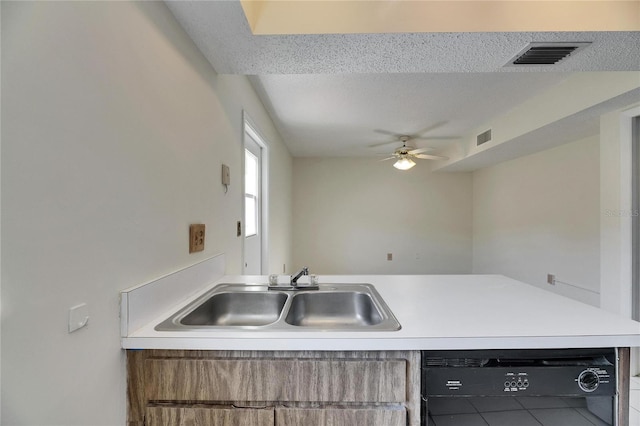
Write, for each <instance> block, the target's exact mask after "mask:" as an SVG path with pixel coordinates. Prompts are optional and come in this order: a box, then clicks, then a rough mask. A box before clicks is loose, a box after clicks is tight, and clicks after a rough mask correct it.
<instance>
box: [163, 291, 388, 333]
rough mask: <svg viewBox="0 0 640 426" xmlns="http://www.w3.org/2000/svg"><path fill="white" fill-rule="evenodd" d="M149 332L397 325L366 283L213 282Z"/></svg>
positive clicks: (361, 328) (347, 328)
mask: <svg viewBox="0 0 640 426" xmlns="http://www.w3.org/2000/svg"><path fill="white" fill-rule="evenodd" d="M155 329H156V330H158V331H190V330H191V331H193V330H204V329H213V330H243V329H245V330H253V331H294V332H295V331H315V330H323V331H395V330H399V329H400V323H399V322H398V321H397V320H396V319H395V317H394V316H393V314H392V313H391V310H390V309H389V307H388V306H387V305H386V304H385V303H384V300H383V299H382V297H381V296H380V295H379V294H378V292H377V291H376V290H375V288H374V287H373V286H372V285H371V284H320V285H319V286H318V289H315V290H311V289H275V290H274V289H273V288H271V289H269V286H268V285H266V284H219V285H217V286H216V287H214V288H213V289H212V290H211V291H209V292H208V293H207V294H205V295H203V296H202V297H200V298H198V299H197V300H195V301H193V302H191V303H190V304H188V305H187V306H185V307H184V308H182V309H181V310H179V311H178V312H176V313H175V314H173V315H172V316H171V317H169V318H167V319H166V320H164V321H163V322H161V323H160V324H158V325H157V326H156V327H155Z"/></svg>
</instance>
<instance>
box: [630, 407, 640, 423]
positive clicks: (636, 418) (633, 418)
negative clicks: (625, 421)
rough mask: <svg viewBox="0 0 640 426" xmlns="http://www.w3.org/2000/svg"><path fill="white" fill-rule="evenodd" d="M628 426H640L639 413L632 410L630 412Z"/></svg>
mask: <svg viewBox="0 0 640 426" xmlns="http://www.w3.org/2000/svg"><path fill="white" fill-rule="evenodd" d="M629 426H640V411H638V410H635V409H633V408H632V409H631V410H630V412H629Z"/></svg>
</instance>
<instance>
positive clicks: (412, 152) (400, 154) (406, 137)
mask: <svg viewBox="0 0 640 426" xmlns="http://www.w3.org/2000/svg"><path fill="white" fill-rule="evenodd" d="M446 123H447V122H446V121H440V122H438V123H435V124H433V125H431V126H429V127H427V128H426V129H422V130H421V131H419V132H417V133H414V134H406V133H405V134H399V133H394V132H390V131H388V130H379V129H377V130H374V132H376V133H382V134H383V135H390V136H393V137H394V138H395V140H393V141H390V142H382V143H377V144H374V145H369V147H370V148H377V147H380V146H384V145H389V144H398V143H402V146H401V147H399V148H397V149H396V150H395V151H393V153H392V154H391V156H390V157H387V158H384V159H382V160H380V161H385V160H393V159H396V160H397V161H396V162H395V163H394V164H393V167H395V168H396V169H400V170H409V169H410V168H412V167H413V166H415V165H416V163H415V161H413V160H414V159H416V158H418V159H420V160H447V159H448V157H442V156H440V155H430V154H423V152H426V151H429V150H431V148H416V147H415V146H410V145H407V143H408V142H410V141H414V140H416V141H418V140H423V141H426V140H430V139H457V138H455V137H449V136H445V137H438V138H426V137H424V134H425V133H428V132H430V131H432V130H433V129H435V128H437V127H440V126H443V125H444V124H446Z"/></svg>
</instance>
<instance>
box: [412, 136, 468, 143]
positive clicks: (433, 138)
mask: <svg viewBox="0 0 640 426" xmlns="http://www.w3.org/2000/svg"><path fill="white" fill-rule="evenodd" d="M455 139H460V138H459V137H458V136H433V137H431V138H423V137H415V138H411V141H425V142H429V141H452V140H455Z"/></svg>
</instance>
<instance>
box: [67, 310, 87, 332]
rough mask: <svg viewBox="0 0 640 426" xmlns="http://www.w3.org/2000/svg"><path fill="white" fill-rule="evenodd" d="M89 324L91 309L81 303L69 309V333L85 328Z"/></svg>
mask: <svg viewBox="0 0 640 426" xmlns="http://www.w3.org/2000/svg"><path fill="white" fill-rule="evenodd" d="M88 323H89V307H88V306H87V304H86V303H81V304H79V305H76V306H74V307H72V308H69V333H73V332H74V331H76V330H79V329H81V328H82V327H85V326H86V325H87V324H88Z"/></svg>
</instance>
